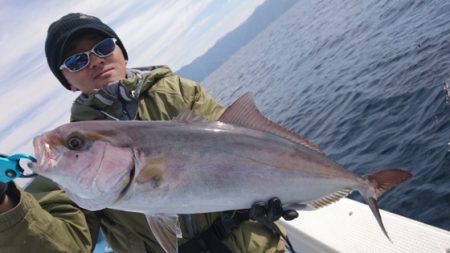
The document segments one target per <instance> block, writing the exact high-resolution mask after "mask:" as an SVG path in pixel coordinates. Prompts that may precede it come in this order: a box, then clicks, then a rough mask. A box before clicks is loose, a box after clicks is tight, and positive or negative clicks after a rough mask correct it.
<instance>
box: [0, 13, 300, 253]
mask: <svg viewBox="0 0 450 253" xmlns="http://www.w3.org/2000/svg"><path fill="white" fill-rule="evenodd" d="M45 52H46V57H47V61H48V64H49V67H50V69H51V71H52V72H53V74H54V75H55V76H56V78H57V79H58V80H59V81H60V82H61V84H62V85H63V86H64V87H65V88H66V89H68V90H72V91H81V95H80V96H79V97H78V98H77V99H76V101H75V102H74V103H73V106H72V113H71V121H82V120H108V119H109V120H169V119H172V118H173V117H175V116H176V115H177V114H178V113H179V112H181V111H186V110H192V111H194V113H196V114H198V115H202V116H204V117H206V118H209V119H214V120H215V119H218V118H219V117H220V115H221V114H222V112H223V111H224V108H223V107H222V106H220V105H219V104H217V102H215V101H214V99H213V98H212V97H211V96H209V95H208V94H207V93H206V92H205V91H204V90H203V88H202V87H201V86H200V85H199V84H197V83H195V82H193V81H190V80H187V79H184V78H181V77H178V76H175V75H174V74H173V73H172V72H171V70H170V69H169V68H167V67H165V66H160V67H147V68H140V69H127V67H126V64H127V59H128V55H127V51H126V50H125V47H124V45H123V44H122V41H121V40H120V38H119V37H118V36H117V34H116V33H115V32H114V31H113V30H112V29H111V28H110V27H109V26H107V25H106V24H104V23H103V22H101V20H99V19H98V18H96V17H92V16H89V15H85V14H80V13H73V14H68V15H66V16H64V17H62V18H61V19H59V20H57V21H55V22H54V23H53V24H52V25H51V26H50V27H49V30H48V34H47V40H46V44H45ZM0 203H1V204H0V247H1V251H2V252H21V251H23V252H29V251H30V250H31V251H33V250H36V251H39V252H90V251H91V250H92V249H93V247H94V246H95V242H96V240H97V236H98V234H99V231H100V229H102V232H103V233H104V235H105V237H106V239H107V241H108V243H109V244H110V245H111V246H112V248H113V250H114V251H115V252H162V248H161V247H160V246H159V244H158V242H157V241H156V240H155V238H154V237H153V235H152V232H151V231H150V229H149V227H148V225H147V222H146V219H145V217H144V215H142V214H138V213H132V212H124V211H117V210H111V209H104V210H101V211H96V212H91V211H87V210H82V209H81V208H79V207H77V206H76V205H75V204H74V203H73V202H72V201H71V200H70V199H69V198H68V197H67V195H66V194H65V193H64V192H63V191H61V190H60V189H59V188H58V187H57V186H56V185H55V184H54V183H52V182H51V181H50V180H48V179H45V178H42V177H37V178H36V179H35V180H34V181H33V183H32V184H31V185H30V186H29V187H28V188H27V191H23V190H21V189H19V188H17V187H16V186H15V185H14V184H13V183H10V184H8V186H6V185H5V184H0ZM281 216H283V217H285V218H288V219H291V218H295V217H296V216H297V213H296V212H295V211H291V210H288V211H283V210H282V208H281V202H280V201H279V200H278V199H276V198H274V199H272V200H270V201H269V202H268V204H267V205H266V204H265V203H259V202H258V203H255V205H254V207H253V208H252V209H249V210H240V211H236V212H234V211H229V212H224V213H208V214H196V215H184V216H182V217H181V220H180V223H181V229H182V232H183V238H181V239H180V240H179V245H180V248H179V251H180V252H284V249H285V241H284V239H285V237H284V236H283V232H282V229H280V227H279V226H278V225H274V224H273V221H274V220H277V219H279V218H280V217H281ZM255 220H259V222H257V221H255Z"/></svg>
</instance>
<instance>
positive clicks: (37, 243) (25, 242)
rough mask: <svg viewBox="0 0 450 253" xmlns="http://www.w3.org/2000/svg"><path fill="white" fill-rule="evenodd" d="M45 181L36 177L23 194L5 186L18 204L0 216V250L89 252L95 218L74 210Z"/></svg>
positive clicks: (56, 190)
mask: <svg viewBox="0 0 450 253" xmlns="http://www.w3.org/2000/svg"><path fill="white" fill-rule="evenodd" d="M46 181H49V180H47V179H43V178H40V177H38V178H36V179H35V181H34V182H33V183H32V184H31V185H30V187H29V189H27V191H24V190H22V189H19V188H17V187H15V186H14V184H11V187H9V188H10V189H8V191H9V192H8V196H11V197H12V198H15V199H16V201H18V204H17V205H16V206H15V207H14V208H13V209H12V210H10V211H8V212H6V213H3V214H0V245H1V246H0V247H1V251H2V252H3V251H4V252H30V251H39V252H91V251H92V249H93V245H94V244H95V239H96V238H97V235H98V231H99V225H98V224H99V222H98V219H97V218H96V217H95V215H94V213H91V212H84V211H82V210H81V209H80V208H79V207H77V206H76V205H75V204H74V203H73V202H72V201H70V200H69V198H68V197H67V195H66V194H65V193H64V192H63V191H62V190H59V189H58V188H57V187H46V186H45V184H46V183H48V182H46ZM49 182H50V181H49ZM43 185H44V187H43ZM47 185H48V184H47ZM88 224H89V225H90V226H88Z"/></svg>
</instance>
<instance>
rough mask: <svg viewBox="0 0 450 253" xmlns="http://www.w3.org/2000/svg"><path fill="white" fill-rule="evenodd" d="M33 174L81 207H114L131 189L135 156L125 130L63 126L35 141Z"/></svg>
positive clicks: (98, 125)
mask: <svg viewBox="0 0 450 253" xmlns="http://www.w3.org/2000/svg"><path fill="white" fill-rule="evenodd" d="M33 146H34V150H35V157H36V160H37V163H36V166H35V168H33V170H34V172H36V173H38V174H40V175H42V176H44V177H47V178H50V179H51V180H53V181H54V182H56V183H57V184H58V185H59V186H60V187H61V188H62V189H63V190H65V191H66V193H67V194H68V195H69V197H70V198H71V199H72V200H73V201H74V202H75V203H76V204H78V205H79V206H81V207H83V208H86V209H89V210H99V209H103V208H106V207H109V206H111V205H112V204H113V203H114V202H115V201H117V200H118V199H119V198H120V196H121V194H122V193H123V192H124V190H125V189H126V188H127V186H129V184H130V181H131V178H132V173H133V172H134V166H135V162H134V155H133V149H132V148H131V145H129V141H128V140H127V136H126V133H124V131H118V130H117V129H115V128H114V127H113V126H111V125H108V124H103V126H102V124H101V122H95V123H94V122H76V123H70V124H66V125H62V126H60V127H58V128H56V129H54V130H52V131H49V132H46V133H44V134H42V135H39V136H36V137H35V138H34V140H33Z"/></svg>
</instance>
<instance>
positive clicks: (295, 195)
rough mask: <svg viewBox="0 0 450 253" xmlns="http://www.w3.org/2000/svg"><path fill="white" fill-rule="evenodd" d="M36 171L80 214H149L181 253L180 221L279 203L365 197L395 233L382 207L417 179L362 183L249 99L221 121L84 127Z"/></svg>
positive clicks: (54, 143)
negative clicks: (385, 197) (393, 191)
mask: <svg viewBox="0 0 450 253" xmlns="http://www.w3.org/2000/svg"><path fill="white" fill-rule="evenodd" d="M34 148H35V154H36V158H37V160H38V163H37V165H36V167H35V172H37V173H39V174H41V175H43V176H46V177H48V178H51V179H52V180H54V181H55V182H57V183H58V184H59V185H60V186H61V187H62V188H63V189H64V190H65V191H66V192H67V193H68V195H69V196H70V197H71V199H72V200H73V201H74V202H75V203H77V204H78V205H79V206H81V207H83V208H86V209H89V210H99V209H103V208H113V209H119V210H126V211H134V212H141V213H144V214H146V216H147V220H148V222H149V225H150V228H151V229H152V231H153V233H154V234H155V237H156V238H157V239H158V241H159V242H160V244H161V246H162V247H163V248H164V249H165V250H166V252H177V242H176V241H177V240H176V237H177V236H180V229H179V227H178V225H177V224H178V223H177V214H192V213H206V212H216V211H224V210H236V209H244V208H249V207H250V206H251V205H252V204H253V203H254V202H256V201H261V200H267V199H270V198H271V197H279V198H280V199H281V200H282V202H283V203H284V204H285V205H286V206H291V207H292V206H296V207H301V208H302V209H306V210H308V209H316V208H320V207H323V206H326V205H328V204H330V203H332V202H335V201H337V200H338V199H340V198H342V197H344V196H346V195H347V194H348V193H350V192H351V191H353V190H357V191H359V192H360V193H361V195H362V196H363V197H364V198H365V200H366V201H367V203H368V204H369V206H370V208H371V210H372V212H373V214H374V215H375V217H376V220H377V221H378V224H379V225H380V227H381V229H382V231H383V232H384V233H385V234H386V236H387V233H386V230H385V228H384V226H383V223H382V221H381V217H380V213H379V210H378V207H377V198H378V197H379V196H380V195H381V194H382V193H383V192H384V191H385V190H387V189H389V188H391V187H392V186H395V185H397V184H399V183H401V182H403V181H405V180H406V179H408V178H409V177H410V176H411V174H410V173H408V172H405V171H403V170H400V169H395V168H392V169H385V170H382V171H379V172H376V173H374V174H371V175H369V176H367V177H360V176H357V175H355V174H353V173H351V172H349V171H348V170H346V169H344V168H343V167H342V166H341V165H339V164H337V163H336V162H334V161H332V160H330V159H329V158H327V157H326V156H325V155H324V154H323V152H322V151H321V150H320V149H318V148H317V147H316V146H314V145H313V144H311V143H310V142H309V141H307V140H306V139H304V138H302V137H301V136H299V135H297V134H295V133H293V132H291V131H288V130H286V129H284V128H282V127H281V126H279V125H277V124H275V123H273V122H271V121H270V120H268V119H267V118H265V117H264V116H263V115H261V113H260V112H259V111H258V109H257V108H256V106H255V104H254V102H253V100H252V98H251V95H250V94H249V93H247V94H245V95H244V96H242V97H240V98H239V99H238V100H236V101H235V102H234V103H233V104H232V105H231V106H230V107H228V108H227V110H226V111H225V112H224V114H223V115H222V116H221V118H220V119H219V121H208V120H205V119H201V118H199V117H197V116H195V115H192V114H191V113H182V114H181V115H180V116H179V117H177V118H176V119H174V120H172V121H84V122H76V123H70V124H66V125H62V126H60V127H58V128H56V129H54V130H53V131H50V132H47V133H44V134H42V135H40V136H37V137H36V138H35V139H34Z"/></svg>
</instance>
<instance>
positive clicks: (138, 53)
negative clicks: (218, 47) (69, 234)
mask: <svg viewBox="0 0 450 253" xmlns="http://www.w3.org/2000/svg"><path fill="white" fill-rule="evenodd" d="M262 2H263V0H251V1H240V0H230V1H213V0H202V1H198V0H183V1H177V0H170V1H168V0H153V1H139V0H133V1H131V0H130V1H122V0H111V1H90V0H77V1H59V0H49V1H24V0H18V1H6V0H3V1H2V0H0V4H1V6H2V8H1V9H0V31H2V33H1V34H0V43H1V45H2V46H1V47H0V54H1V55H2V57H0V96H1V97H0V107H1V108H2V110H3V111H2V113H1V114H0V147H1V150H0V152H2V153H6V154H13V153H20V152H29V153H32V146H31V140H32V138H33V136H35V135H37V134H38V133H41V132H43V131H46V130H50V129H52V128H54V127H56V126H58V125H61V124H63V123H66V122H68V120H69V112H70V107H71V104H72V101H73V100H74V98H75V96H76V95H78V94H74V93H70V92H66V91H65V89H63V88H62V87H61V85H60V84H59V83H58V81H57V79H56V78H55V77H54V76H53V75H52V73H51V72H50V70H49V68H48V66H47V62H46V59H45V54H44V44H45V38H46V33H47V29H48V26H49V25H50V24H51V23H52V22H53V21H55V20H57V19H59V18H60V17H61V16H63V15H65V14H67V13H70V12H83V13H87V14H90V15H94V16H97V17H100V18H101V19H102V20H103V21H104V22H105V23H107V24H109V25H110V26H111V27H113V28H114V29H115V30H116V31H117V33H118V34H119V35H120V37H121V39H122V40H123V42H124V44H125V46H126V47H127V51H128V53H129V55H130V64H129V65H130V66H148V65H159V64H166V65H169V66H171V67H172V69H174V70H176V69H177V68H179V67H181V66H183V65H185V64H188V63H189V62H191V61H192V60H194V58H196V57H198V56H199V55H201V54H202V53H204V52H205V51H206V50H207V49H208V48H209V47H211V46H212V45H213V44H214V43H215V42H216V41H217V39H219V38H220V37H222V36H223V35H224V34H225V33H227V32H229V31H231V30H232V29H234V28H235V27H236V26H237V25H239V24H240V23H241V22H242V21H244V20H245V19H246V17H248V15H250V14H251V12H252V11H253V10H254V8H255V7H256V6H258V5H259V4H261V3H262Z"/></svg>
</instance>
